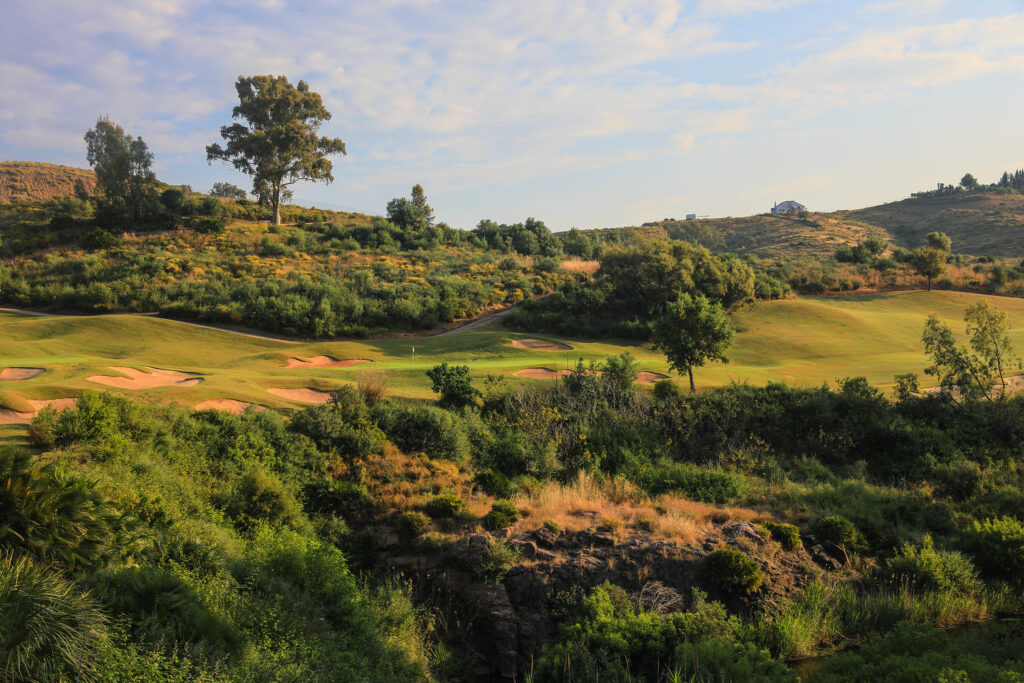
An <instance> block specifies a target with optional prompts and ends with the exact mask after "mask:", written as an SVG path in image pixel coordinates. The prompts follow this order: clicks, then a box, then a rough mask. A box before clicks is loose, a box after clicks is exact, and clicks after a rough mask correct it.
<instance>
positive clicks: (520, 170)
mask: <svg viewBox="0 0 1024 683" xmlns="http://www.w3.org/2000/svg"><path fill="white" fill-rule="evenodd" d="M261 73H274V74H284V75H286V76H288V77H289V78H290V79H292V80H293V81H297V80H298V79H304V80H306V81H307V82H308V83H309V84H310V86H311V88H312V89H313V90H315V91H317V92H319V93H321V94H322V95H323V96H324V99H325V102H326V104H327V107H328V109H329V110H330V111H331V112H332V113H333V115H334V116H333V119H332V120H331V121H330V122H329V123H328V124H327V125H325V126H324V129H323V132H324V133H325V134H329V135H332V136H337V137H340V138H342V139H343V140H345V142H346V143H347V145H348V156H347V157H344V158H339V159H337V160H336V162H335V172H334V175H335V182H334V183H333V184H331V185H316V186H313V185H306V186H296V187H295V195H296V198H297V199H299V200H302V203H306V204H316V205H320V206H327V207H332V208H340V207H346V208H355V209H360V210H364V211H370V212H375V213H380V212H382V211H383V207H384V204H385V203H386V202H387V200H388V199H390V198H391V197H394V196H398V195H401V194H407V193H408V191H409V188H410V187H411V186H412V185H413V184H415V183H421V184H422V185H423V186H424V188H425V189H426V192H427V196H428V199H429V200H430V202H431V204H432V205H433V206H434V208H435V211H436V213H437V215H438V218H439V219H441V220H445V221H447V222H449V223H450V224H451V225H453V226H455V227H463V228H469V227H472V226H473V225H475V224H476V223H477V222H478V221H479V220H480V219H482V218H493V219H496V220H499V221H503V222H514V221H520V220H523V219H525V218H526V217H527V216H535V217H537V218H541V219H543V220H544V221H545V222H546V223H547V224H548V225H549V226H550V227H552V228H553V229H566V228H569V227H572V226H580V227H605V226H616V225H628V224H637V223H640V222H643V221H647V220H655V219H660V218H663V217H667V216H678V217H681V216H682V215H683V214H685V213H691V212H692V213H697V214H700V215H712V216H739V215H748V214H752V213H760V212H763V211H765V210H767V209H768V208H769V207H770V206H771V204H772V202H773V201H776V200H778V201H781V200H785V199H796V200H798V201H801V202H803V203H805V204H807V205H808V206H809V207H811V208H812V209H821V210H831V209H837V208H851V207H858V206H865V205H871V204H877V203H881V202H884V201H891V200H894V199H898V198H901V197H905V196H907V194H909V193H910V192H911V191H913V190H916V189H922V188H929V187H933V186H934V184H935V183H936V182H937V181H945V182H955V181H956V180H958V179H959V178H960V176H961V175H963V173H964V172H965V171H972V172H973V173H974V174H975V175H977V176H978V177H979V178H980V179H981V180H983V181H991V180H993V179H994V178H995V177H996V176H997V175H998V174H999V173H1000V172H1001V171H1002V170H1004V169H1007V168H1011V167H1017V168H1019V167H1024V126H1022V125H1021V116H1022V112H1024V0H992V1H989V0H972V1H971V2H963V0H960V1H959V2H945V1H943V0H878V1H866V2H856V1H853V0H831V1H830V0H697V1H694V2H677V1H673V0H607V1H604V2H586V1H582V0H563V1H560V2H552V1H551V0H514V1H512V2H510V1H508V0H505V1H503V2H485V1H484V0H465V1H451V0H375V1H374V2H362V1H356V0H353V1H350V2H330V1H327V0H294V1H292V0H263V1H259V0H244V1H243V0H224V1H220V2H216V1H209V0H207V1H199V0H132V1H131V2H128V1H126V0H34V1H33V2H20V3H8V5H7V6H6V7H5V9H4V21H3V24H2V26H0V160H3V161H10V160H35V161H49V162H54V163H62V164H69V165H74V166H85V165H86V162H85V145H84V142H83V141H82V134H83V133H84V132H85V131H86V130H87V129H88V128H89V127H90V126H91V125H93V124H94V123H95V120H96V117H97V115H100V114H107V115H109V116H110V117H111V118H112V119H113V120H115V121H118V122H120V123H122V124H123V125H124V126H125V128H126V129H127V130H128V132H129V133H132V134H134V135H138V136H142V138H143V139H145V140H146V142H147V143H148V144H149V146H150V148H151V150H152V151H153V152H154V153H155V154H156V159H157V172H158V175H159V177H160V178H161V180H164V181H166V182H170V183H175V184H178V183H188V184H191V185H192V186H193V187H194V188H195V189H198V190H203V191H205V190H208V189H209V186H210V185H211V183H212V182H214V181H217V180H227V181H231V182H235V183H236V184H239V185H242V186H243V187H247V188H248V187H249V183H248V181H247V179H246V178H245V177H244V176H240V175H238V174H237V173H236V172H235V171H234V170H233V169H231V168H229V167H225V166H223V165H213V166H209V165H208V164H207V163H206V158H205V152H204V148H205V145H207V144H209V143H211V142H215V141H217V140H218V139H219V137H218V130H219V127H220V126H221V125H222V124H224V123H227V122H229V120H230V115H231V107H232V106H233V104H234V101H235V91H234V87H233V85H234V81H235V79H236V78H237V77H238V76H239V75H243V74H244V75H251V74H261Z"/></svg>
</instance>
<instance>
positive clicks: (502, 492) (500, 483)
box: [476, 470, 512, 498]
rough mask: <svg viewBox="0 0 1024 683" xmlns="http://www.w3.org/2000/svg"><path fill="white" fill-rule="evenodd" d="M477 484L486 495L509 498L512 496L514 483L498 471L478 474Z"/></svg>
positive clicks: (485, 471) (484, 471) (483, 471)
mask: <svg viewBox="0 0 1024 683" xmlns="http://www.w3.org/2000/svg"><path fill="white" fill-rule="evenodd" d="M476 483H477V484H479V485H480V488H482V489H483V490H484V493H487V494H489V495H492V496H494V497H495V498H508V497H509V496H510V495H512V483H511V482H509V480H508V477H506V476H505V475H504V474H502V473H501V472H499V471H497V470H482V471H480V472H477V474H476Z"/></svg>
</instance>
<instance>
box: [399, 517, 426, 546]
mask: <svg viewBox="0 0 1024 683" xmlns="http://www.w3.org/2000/svg"><path fill="white" fill-rule="evenodd" d="M429 528H430V518H429V517H427V516H426V515H425V514H423V513H422V512H416V511H415V510H413V511H410V512H403V513H402V514H400V515H398V516H397V517H396V518H395V530H396V531H397V532H398V535H399V536H401V537H402V538H403V539H405V540H410V539H413V538H416V537H417V536H419V535H420V534H422V533H423V532H424V531H426V530H427V529H429Z"/></svg>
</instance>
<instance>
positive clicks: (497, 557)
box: [476, 538, 520, 583]
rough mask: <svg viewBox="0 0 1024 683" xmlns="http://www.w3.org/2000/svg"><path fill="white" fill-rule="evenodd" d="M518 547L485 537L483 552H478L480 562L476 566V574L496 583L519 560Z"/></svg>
mask: <svg viewBox="0 0 1024 683" xmlns="http://www.w3.org/2000/svg"><path fill="white" fill-rule="evenodd" d="M519 556H520V552H519V548H513V547H512V546H510V545H508V544H506V543H502V542H501V541H496V540H494V539H492V538H489V539H487V544H486V545H485V546H484V549H483V552H482V553H481V554H480V562H479V564H478V565H477V567H476V574H477V576H478V577H479V578H481V579H483V580H484V581H491V582H493V583H497V582H499V581H501V580H502V579H503V578H505V574H507V573H508V570H509V569H511V568H512V567H514V566H515V565H516V563H517V562H519Z"/></svg>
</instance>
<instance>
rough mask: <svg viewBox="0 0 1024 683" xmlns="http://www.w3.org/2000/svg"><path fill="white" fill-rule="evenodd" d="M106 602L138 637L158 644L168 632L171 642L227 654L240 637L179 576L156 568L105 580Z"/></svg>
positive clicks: (125, 572)
mask: <svg viewBox="0 0 1024 683" xmlns="http://www.w3.org/2000/svg"><path fill="white" fill-rule="evenodd" d="M104 595H105V598H106V602H107V603H108V604H110V605H111V606H112V607H113V608H114V609H115V610H117V611H118V612H121V613H123V614H126V615H128V616H130V617H131V618H132V621H133V622H134V624H135V631H136V633H138V634H141V635H144V636H148V637H150V638H152V639H155V640H159V639H160V638H162V637H165V636H166V635H167V634H168V632H170V633H171V634H173V637H174V639H175V640H178V641H180V642H187V643H193V644H202V645H205V646H207V647H212V648H215V649H217V650H219V651H221V652H225V653H227V652H231V651H233V650H234V649H235V648H237V647H238V646H239V645H240V644H241V642H242V634H241V632H240V631H239V630H238V628H237V627H236V626H235V625H234V624H233V623H232V622H231V621H230V620H229V619H227V618H225V617H224V616H222V615H219V614H217V613H215V612H213V611H211V610H210V609H208V608H207V607H206V606H204V605H203V604H202V602H201V600H200V598H199V596H198V595H197V594H196V591H195V590H194V589H193V588H192V586H190V585H189V584H188V583H187V582H186V581H185V580H184V579H182V578H181V577H180V576H176V575H175V574H173V573H171V572H170V571H168V570H166V569H163V568H160V567H138V568H132V569H123V570H121V571H118V572H115V573H114V574H112V575H110V576H108V577H107V582H106V587H105V591H104Z"/></svg>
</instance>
